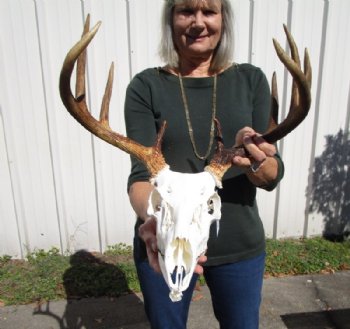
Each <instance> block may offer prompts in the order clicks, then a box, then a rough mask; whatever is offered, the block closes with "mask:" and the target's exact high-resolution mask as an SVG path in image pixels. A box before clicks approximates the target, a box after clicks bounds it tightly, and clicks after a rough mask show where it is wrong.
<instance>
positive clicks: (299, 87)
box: [205, 25, 312, 186]
mask: <svg viewBox="0 0 350 329" xmlns="http://www.w3.org/2000/svg"><path fill="white" fill-rule="evenodd" d="M283 27H284V31H285V33H286V36H287V40H288V43H289V46H290V48H291V57H289V56H288V55H287V54H286V52H285V51H284V50H283V49H282V47H281V46H280V44H279V43H278V42H277V41H276V40H275V39H273V44H274V47H275V50H276V53H277V56H278V57H279V59H280V60H281V62H282V63H283V64H284V66H285V67H286V68H287V70H288V71H289V72H290V74H291V75H292V76H293V85H292V95H291V103H290V108H289V112H288V115H287V117H286V118H285V120H284V121H283V122H281V123H280V124H278V125H277V113H278V95H277V82H276V75H275V74H273V78H272V86H271V98H272V103H271V120H270V124H269V129H268V130H267V132H266V133H265V134H264V135H262V137H263V138H264V139H265V140H266V141H267V142H268V143H275V142H277V141H278V140H280V139H282V138H283V137H285V136H286V135H287V134H289V133H290V132H291V131H292V130H294V129H295V128H296V127H297V126H298V125H299V124H300V123H301V122H302V121H303V120H304V119H305V117H306V116H307V114H308V112H309V109H310V106H311V91H310V89H311V79H312V73H311V64H310V58H309V54H308V51H307V49H305V55H304V72H303V71H302V70H301V68H300V58H299V52H298V48H297V45H296V43H295V41H294V39H293V37H292V35H291V34H290V32H289V31H288V29H287V27H286V25H283ZM216 127H217V131H218V145H217V149H216V152H215V155H214V157H213V159H212V160H211V162H210V164H209V165H208V166H206V167H205V170H206V171H208V172H210V173H211V174H213V176H214V177H215V179H216V182H217V185H218V186H221V180H222V177H223V175H224V174H225V172H226V171H227V170H228V169H229V168H230V167H231V165H232V160H233V158H234V157H235V156H243V157H246V156H248V154H247V152H246V150H245V148H244V147H243V146H242V145H241V146H237V147H232V148H230V149H225V148H224V147H223V143H222V135H221V128H220V124H219V122H218V121H216Z"/></svg>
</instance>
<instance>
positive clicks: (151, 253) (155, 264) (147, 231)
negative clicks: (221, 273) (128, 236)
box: [139, 217, 207, 274]
mask: <svg viewBox="0 0 350 329" xmlns="http://www.w3.org/2000/svg"><path fill="white" fill-rule="evenodd" d="M156 232H157V220H156V218H155V217H148V218H147V219H146V220H145V222H144V223H143V224H142V225H141V226H140V227H139V236H140V238H141V239H142V240H143V241H144V242H145V244H146V250H147V257H148V262H149V264H150V266H151V267H152V268H153V269H154V270H155V271H156V272H158V273H160V272H161V269H160V265H159V261H158V247H157V236H156ZM206 261H207V257H206V256H205V255H201V256H200V257H199V258H198V264H197V265H196V267H195V270H194V272H195V273H197V274H202V273H203V267H202V266H201V265H200V264H201V263H205V262H206Z"/></svg>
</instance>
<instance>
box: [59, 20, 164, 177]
mask: <svg viewBox="0 0 350 329" xmlns="http://www.w3.org/2000/svg"><path fill="white" fill-rule="evenodd" d="M89 23H90V17H89V15H88V17H87V19H86V22H85V26H84V32H83V35H82V37H81V40H80V41H79V42H77V43H76V44H75V46H73V48H71V50H70V51H69V52H68V54H67V56H66V58H65V60H64V63H63V66H62V69H61V74H60V87H59V88H60V95H61V99H62V102H63V104H64V106H65V107H66V109H67V110H68V112H69V113H70V114H71V115H72V116H73V117H74V118H75V119H76V120H77V121H78V122H79V123H80V124H81V125H82V126H83V127H84V128H85V129H87V130H89V131H90V132H91V133H93V134H94V135H95V136H97V137H99V138H101V139H102V140H104V141H106V142H107V143H109V144H111V145H113V146H116V147H118V148H119V149H121V150H122V151H125V152H127V153H129V154H131V155H133V156H135V157H136V158H138V159H139V160H140V161H142V162H143V163H144V164H145V166H146V167H147V169H148V171H149V172H150V174H151V176H152V177H153V176H155V175H157V173H158V172H159V171H160V170H161V169H163V168H165V167H166V166H167V164H166V163H165V160H164V157H163V155H162V153H161V141H162V137H163V135H164V131H165V126H166V123H165V122H164V123H163V126H162V128H161V129H160V131H159V133H158V137H157V141H156V144H155V145H154V146H152V147H146V146H143V145H141V144H139V143H137V142H135V141H133V140H131V139H130V138H127V137H125V136H123V135H121V134H118V133H116V132H114V131H113V130H111V129H110V127H109V120H108V116H109V102H110V98H111V94H112V86H113V69H114V65H113V63H112V64H111V67H110V69H109V74H108V80H107V83H106V88H105V93H104V96H103V100H102V105H101V112H100V118H99V120H96V119H95V118H94V117H93V116H92V115H91V114H90V112H89V110H88V107H87V104H86V100H85V66H86V48H87V47H88V45H89V43H90V42H91V40H92V39H93V38H94V36H95V34H96V33H97V31H98V29H99V27H100V25H101V22H98V23H97V24H96V25H95V26H94V27H93V28H92V29H91V31H89ZM76 61H77V79H76V98H75V97H74V96H73V95H72V91H71V88H70V79H71V75H72V72H73V68H74V65H75V62H76Z"/></svg>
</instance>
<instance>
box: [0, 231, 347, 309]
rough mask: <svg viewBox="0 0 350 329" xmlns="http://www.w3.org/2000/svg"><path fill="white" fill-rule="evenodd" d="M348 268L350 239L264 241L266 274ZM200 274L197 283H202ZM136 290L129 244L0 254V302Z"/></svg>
mask: <svg viewBox="0 0 350 329" xmlns="http://www.w3.org/2000/svg"><path fill="white" fill-rule="evenodd" d="M344 269H350V241H347V242H343V243H334V242H330V241H327V240H324V239H322V238H315V239H305V240H304V239H302V240H267V258H266V274H267V275H274V276H280V275H297V274H311V273H324V272H334V271H338V270H344ZM204 283H205V280H204V278H203V277H201V278H200V284H204ZM138 291H140V286H139V282H138V279H137V275H136V269H135V265H134V263H133V260H132V248H131V247H130V246H127V245H125V244H116V245H114V246H110V247H108V249H107V251H106V252H105V253H104V254H98V253H90V252H88V251H84V250H81V251H78V252H76V253H74V254H72V255H61V254H60V252H59V250H58V249H57V248H52V249H50V250H49V251H44V250H37V251H35V252H32V253H29V254H28V255H27V259H26V260H15V259H12V258H11V257H10V256H6V255H5V256H2V257H0V302H4V303H5V304H25V303H31V302H35V301H43V300H55V299H61V298H83V297H97V296H120V295H122V294H126V293H130V292H138Z"/></svg>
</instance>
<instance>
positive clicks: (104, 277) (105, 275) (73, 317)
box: [33, 250, 146, 329]
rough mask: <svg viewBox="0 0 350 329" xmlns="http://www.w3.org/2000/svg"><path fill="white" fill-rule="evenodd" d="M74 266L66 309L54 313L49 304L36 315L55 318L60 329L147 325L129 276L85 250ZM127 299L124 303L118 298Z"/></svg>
mask: <svg viewBox="0 0 350 329" xmlns="http://www.w3.org/2000/svg"><path fill="white" fill-rule="evenodd" d="M70 264H71V266H70V267H69V268H68V269H67V270H66V272H65V273H64V276H63V284H64V288H65V291H66V295H67V304H66V306H65V309H64V310H60V311H58V310H55V309H52V308H51V307H50V302H48V303H45V304H41V305H39V306H38V307H37V308H36V309H35V311H34V312H33V315H44V316H48V317H51V318H52V319H54V320H55V321H56V322H57V324H58V325H59V326H58V328H60V329H68V328H69V329H73V328H74V329H80V328H89V329H90V328H91V329H92V328H100V329H102V328H111V327H113V328H117V327H120V328H121V327H122V326H127V327H129V326H130V325H136V324H138V323H139V324H141V323H145V321H146V317H145V314H144V310H143V303H142V300H141V299H140V298H139V297H138V295H136V294H134V293H132V292H131V291H130V289H129V287H128V284H127V280H126V277H125V272H124V271H123V270H122V269H120V268H118V266H117V265H114V264H110V263H107V262H105V261H103V260H102V259H101V258H98V257H96V256H94V255H93V254H92V253H90V252H87V251H85V250H81V251H78V252H77V253H75V254H73V255H72V256H71V258H70ZM123 295H125V297H124V298H123V299H122V302H121V299H119V298H117V297H119V296H123ZM106 296H107V297H106ZM58 314H59V315H58ZM62 314H63V315H62ZM135 328H141V325H139V326H137V325H136V326H135Z"/></svg>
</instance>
